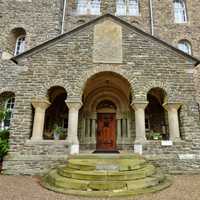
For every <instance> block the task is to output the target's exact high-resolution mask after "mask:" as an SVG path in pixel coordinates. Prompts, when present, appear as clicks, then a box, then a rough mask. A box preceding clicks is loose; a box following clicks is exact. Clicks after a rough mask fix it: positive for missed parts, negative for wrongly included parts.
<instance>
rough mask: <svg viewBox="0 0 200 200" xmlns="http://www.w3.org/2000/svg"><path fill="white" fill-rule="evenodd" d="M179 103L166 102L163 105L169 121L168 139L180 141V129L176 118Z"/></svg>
mask: <svg viewBox="0 0 200 200" xmlns="http://www.w3.org/2000/svg"><path fill="white" fill-rule="evenodd" d="M181 105H182V104H181V103H177V102H175V103H166V104H164V105H163V107H164V108H165V109H166V110H167V112H168V122H169V135H170V140H172V141H173V142H175V141H180V130H179V120H178V109H179V108H180V106H181Z"/></svg>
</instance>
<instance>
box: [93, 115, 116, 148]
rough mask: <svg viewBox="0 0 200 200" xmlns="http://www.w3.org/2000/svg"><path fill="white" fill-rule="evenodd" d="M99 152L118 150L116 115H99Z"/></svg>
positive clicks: (97, 146)
mask: <svg viewBox="0 0 200 200" xmlns="http://www.w3.org/2000/svg"><path fill="white" fill-rule="evenodd" d="M96 138H97V143H96V144H97V145H96V148H97V151H115V150H116V114H115V113H98V115H97V137H96Z"/></svg>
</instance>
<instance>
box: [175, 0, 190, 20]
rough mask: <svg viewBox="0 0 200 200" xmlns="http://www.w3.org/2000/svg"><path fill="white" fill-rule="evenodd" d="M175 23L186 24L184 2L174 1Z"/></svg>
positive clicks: (181, 0)
mask: <svg viewBox="0 0 200 200" xmlns="http://www.w3.org/2000/svg"><path fill="white" fill-rule="evenodd" d="M174 17H175V19H174V20H175V23H184V22H187V12H186V6H185V1H184V0H174Z"/></svg>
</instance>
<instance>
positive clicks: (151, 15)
mask: <svg viewBox="0 0 200 200" xmlns="http://www.w3.org/2000/svg"><path fill="white" fill-rule="evenodd" d="M149 7H150V22H151V35H154V17H153V0H149Z"/></svg>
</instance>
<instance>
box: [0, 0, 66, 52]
mask: <svg viewBox="0 0 200 200" xmlns="http://www.w3.org/2000/svg"><path fill="white" fill-rule="evenodd" d="M61 2H62V1H61V0H59V1H57V0H53V1H48V0H37V1H32V0H23V1H17V0H6V1H0V30H1V31H0V48H2V49H3V50H4V51H6V52H9V53H10V54H12V55H13V53H14V49H13V48H11V47H13V45H11V44H10V43H11V42H14V41H11V31H12V30H13V29H14V28H18V27H19V28H23V29H24V30H25V31H26V49H30V48H32V47H34V46H36V45H38V44H40V43H42V42H44V41H46V40H49V39H51V38H53V37H55V36H57V35H58V34H60V29H61V27H60V26H61V17H62V12H61V9H62V4H61Z"/></svg>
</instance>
